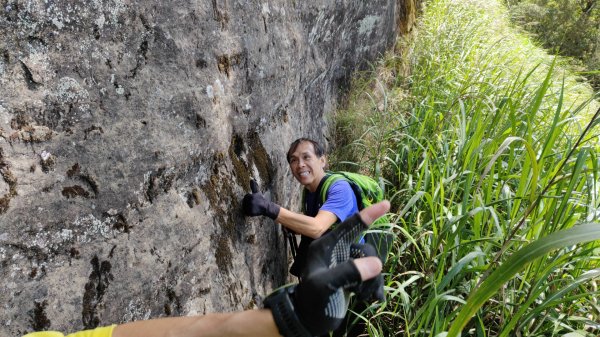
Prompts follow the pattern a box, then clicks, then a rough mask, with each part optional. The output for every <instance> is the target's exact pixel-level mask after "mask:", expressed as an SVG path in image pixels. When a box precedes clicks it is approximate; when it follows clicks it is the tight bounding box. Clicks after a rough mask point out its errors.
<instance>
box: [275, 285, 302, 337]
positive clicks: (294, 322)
mask: <svg viewBox="0 0 600 337" xmlns="http://www.w3.org/2000/svg"><path fill="white" fill-rule="evenodd" d="M295 290H296V285H295V284H293V285H287V286H283V287H281V288H279V289H276V290H275V291H273V292H272V293H271V294H269V296H267V298H265V301H264V305H265V308H269V309H271V312H272V313H273V319H274V320H275V324H277V329H278V330H279V333H280V334H281V335H283V336H284V337H310V336H312V335H311V334H310V332H308V330H306V328H305V327H304V325H302V323H301V322H300V319H299V318H298V315H296V311H295V310H294V304H293V303H292V299H291V298H290V295H292V294H293V293H294V291H295Z"/></svg>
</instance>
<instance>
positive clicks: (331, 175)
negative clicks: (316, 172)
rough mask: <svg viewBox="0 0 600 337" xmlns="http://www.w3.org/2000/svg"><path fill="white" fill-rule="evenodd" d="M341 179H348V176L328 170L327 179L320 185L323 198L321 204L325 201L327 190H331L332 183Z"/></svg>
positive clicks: (320, 195)
mask: <svg viewBox="0 0 600 337" xmlns="http://www.w3.org/2000/svg"><path fill="white" fill-rule="evenodd" d="M341 179H344V180H347V179H346V177H344V176H343V175H341V174H339V173H337V172H332V171H327V172H326V173H325V181H323V184H322V185H321V186H320V187H319V198H320V200H321V204H324V203H325V199H326V197H327V191H329V188H330V187H331V185H332V184H333V183H334V182H336V181H338V180H341Z"/></svg>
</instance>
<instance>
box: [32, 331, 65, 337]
mask: <svg viewBox="0 0 600 337" xmlns="http://www.w3.org/2000/svg"><path fill="white" fill-rule="evenodd" d="M23 337H65V335H63V334H62V332H58V331H38V332H32V333H28V334H26V335H25V336H23Z"/></svg>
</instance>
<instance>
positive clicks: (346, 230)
mask: <svg viewBox="0 0 600 337" xmlns="http://www.w3.org/2000/svg"><path fill="white" fill-rule="evenodd" d="M367 227H368V226H367V225H366V224H365V223H364V222H363V221H362V219H361V218H360V215H359V214H355V215H353V216H351V217H349V218H348V219H346V220H345V221H344V222H342V223H341V224H339V225H338V226H336V227H335V228H334V229H333V230H332V231H331V232H329V233H328V234H327V235H326V236H323V237H321V238H320V239H318V240H315V241H314V242H313V243H311V245H310V248H309V253H308V264H307V272H310V270H311V269H313V270H314V269H316V268H319V267H328V268H331V267H335V266H337V265H338V264H340V263H342V262H345V261H346V260H348V259H349V258H350V245H351V244H352V243H354V242H356V241H358V239H359V238H360V235H361V233H362V231H363V230H364V229H366V228H367Z"/></svg>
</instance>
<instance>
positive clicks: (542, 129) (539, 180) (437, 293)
mask: <svg viewBox="0 0 600 337" xmlns="http://www.w3.org/2000/svg"><path fill="white" fill-rule="evenodd" d="M398 45H399V48H400V51H401V52H402V53H401V54H395V55H388V56H387V57H386V58H385V59H384V60H382V62H381V64H380V65H378V66H377V67H374V68H375V69H374V71H373V73H374V74H375V76H373V77H371V78H369V77H368V76H364V77H362V79H360V80H359V81H357V84H356V86H355V90H354V91H353V92H354V94H353V95H352V96H351V99H350V102H349V104H348V108H347V109H345V110H344V111H340V112H338V113H337V114H336V116H335V118H334V122H335V126H336V131H337V132H336V137H338V138H335V139H334V143H335V144H337V145H338V147H337V151H336V157H335V159H336V160H337V161H340V162H343V163H345V165H349V166H353V167H354V168H356V169H357V170H364V171H370V173H371V174H375V175H378V176H381V177H382V178H383V179H384V181H386V183H387V186H386V187H387V191H386V192H387V195H388V198H389V199H390V200H391V202H392V214H391V215H390V219H391V220H392V222H393V227H394V231H395V234H396V236H397V239H396V241H395V246H394V249H393V251H392V254H391V256H390V257H389V258H388V263H387V264H386V266H385V272H386V275H387V277H386V284H387V294H388V295H387V296H388V297H387V299H388V301H387V302H386V303H384V304H380V305H376V306H373V307H372V308H371V312H370V314H369V315H366V316H365V317H367V318H365V319H368V321H369V323H370V324H369V331H368V332H369V335H371V336H394V335H399V336H440V337H441V336H445V335H446V334H447V333H448V332H449V331H450V330H449V329H450V328H451V326H454V327H453V329H454V330H452V331H451V332H452V333H453V334H454V333H455V332H458V331H462V333H463V334H464V335H468V336H499V335H502V336H514V335H521V336H563V335H566V334H568V333H577V334H579V335H581V336H597V335H599V334H600V324H598V322H600V305H599V303H598V301H597V297H598V296H597V295H598V289H597V282H598V277H599V275H600V270H598V268H600V262H599V261H600V242H599V241H595V240H597V239H598V236H597V235H598V234H599V233H598V230H597V229H595V228H596V227H593V226H599V227H598V228H600V224H598V225H587V226H588V227H585V226H584V225H581V223H596V222H597V220H598V219H597V218H598V216H599V215H600V213H599V212H598V207H599V206H600V205H599V198H598V197H599V195H598V193H599V192H600V188H599V186H600V185H599V184H598V182H599V173H600V169H599V167H598V150H599V147H598V142H597V139H598V138H597V136H598V128H597V127H596V123H597V121H598V116H597V115H598V113H597V111H599V110H598V108H599V107H600V104H598V102H597V101H595V100H594V99H593V95H594V94H593V91H592V90H591V88H590V86H589V85H587V84H585V83H581V82H580V81H579V79H578V78H577V76H574V75H572V74H571V73H569V72H568V71H566V70H565V69H568V64H567V63H566V61H565V60H563V59H560V58H554V57H551V56H549V55H548V54H546V53H545V52H544V51H543V50H542V49H540V48H538V47H537V46H535V44H533V43H532V42H531V41H530V40H529V39H528V38H527V37H526V36H523V35H521V34H520V33H519V32H518V31H516V30H515V29H513V28H512V27H511V26H510V25H509V20H508V13H507V11H506V10H505V8H504V7H502V6H501V5H500V4H499V3H498V1H490V0H488V1H485V0H463V1H451V0H436V1H430V2H428V3H427V4H426V6H425V7H424V9H423V15H422V18H421V19H420V22H419V26H418V29H417V31H416V32H415V34H414V36H412V37H411V38H410V39H407V40H405V41H399V44H398ZM342 144H344V146H341V145H342ZM585 230H589V235H582V234H581V231H585ZM574 233H577V234H574ZM565 240H566V241H565ZM569 240H571V241H569ZM585 241H590V242H589V243H584V242H585Z"/></svg>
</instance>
